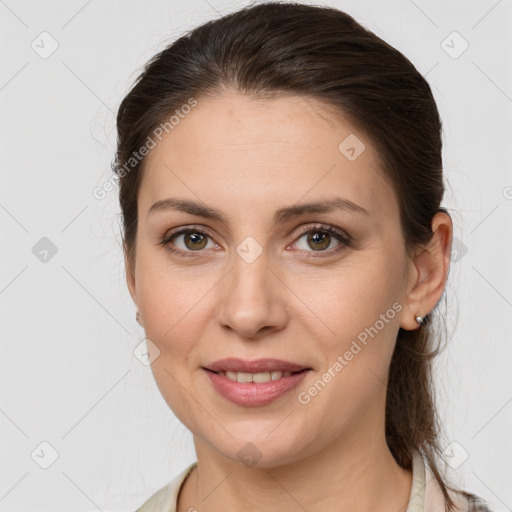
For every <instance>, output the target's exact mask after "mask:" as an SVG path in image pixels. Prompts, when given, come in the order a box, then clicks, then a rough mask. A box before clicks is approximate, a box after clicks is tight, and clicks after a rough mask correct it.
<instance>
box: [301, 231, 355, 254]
mask: <svg viewBox="0 0 512 512" xmlns="http://www.w3.org/2000/svg"><path fill="white" fill-rule="evenodd" d="M299 234H300V235H301V236H300V238H299V240H298V242H295V243H294V245H297V247H298V249H300V250H303V251H307V252H320V253H325V252H327V253H331V252H338V251H340V250H341V249H343V247H345V246H350V245H351V244H352V239H351V237H350V236H349V235H348V234H346V233H344V232H343V231H341V230H339V229H337V228H334V227H333V226H327V225H323V224H315V225H314V226H305V227H303V228H302V229H301V230H300V232H299ZM333 238H334V240H335V241H336V242H337V244H336V245H335V248H334V249H333V250H326V249H327V248H328V247H329V246H330V245H331V244H332V242H333ZM301 240H303V242H302V243H301ZM310 249H312V250H310ZM314 257H316V255H315V256H314Z"/></svg>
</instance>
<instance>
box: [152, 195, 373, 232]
mask: <svg viewBox="0 0 512 512" xmlns="http://www.w3.org/2000/svg"><path fill="white" fill-rule="evenodd" d="M170 210H178V211H181V212H185V213H189V214H191V215H196V216H197V217H205V218H207V219H214V220H218V221H220V222H223V223H224V224H229V223H228V221H227V218H226V216H225V215H224V214H223V213H222V212H221V211H220V210H216V209H215V208H211V207H209V206H206V205H203V204H201V203H197V202H195V201H191V200H190V199H178V198H173V197H169V198H167V199H161V200H160V201H157V202H156V203H154V204H153V205H152V206H151V207H150V208H149V210H148V217H149V215H150V214H152V213H155V212H162V211H170ZM336 210H342V211H348V212H354V213H360V214H363V215H367V216H369V215H370V214H369V212H368V211H367V210H366V209H365V208H363V207H362V206H360V205H358V204H356V203H354V202H352V201H350V200H348V199H345V198H342V197H334V198H332V199H325V200H321V201H315V202H312V203H303V204H297V205H292V206H285V207H283V208H279V209H278V210H276V212H275V213H274V225H275V224H279V223H283V222H286V221H288V220H290V219H292V218H294V217H298V216H300V215H304V214H306V213H329V212H332V211H336Z"/></svg>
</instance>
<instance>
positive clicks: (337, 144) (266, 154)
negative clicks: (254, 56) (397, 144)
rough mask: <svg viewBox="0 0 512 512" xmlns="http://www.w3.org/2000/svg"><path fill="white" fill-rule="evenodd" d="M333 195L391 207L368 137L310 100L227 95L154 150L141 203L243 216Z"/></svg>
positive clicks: (202, 107)
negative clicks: (181, 201) (175, 202)
mask: <svg viewBox="0 0 512 512" xmlns="http://www.w3.org/2000/svg"><path fill="white" fill-rule="evenodd" d="M329 193H330V194H331V195H333V196H334V195H342V196H343V197H347V198H348V199H350V200H351V201H353V202H355V203H357V204H360V205H361V206H363V207H365V208H366V209H368V210H370V211H373V213H374V214H377V215H379V209H380V208H381V207H383V206H385V204H386V203H387V204H388V205H389V201H390V200H393V191H392V189H391V187H390V186H389V184H388V183H387V181H385V180H384V179H383V176H382V173H381V171H380V168H379V161H378V154H377V153H376V150H375V149H374V147H373V146H372V144H371V143H370V141H369V140H368V139H367V137H366V136H365V134H364V133H362V132H360V131H358V130H356V129H355V127H354V126H352V125H351V124H350V123H349V122H348V121H347V120H346V119H343V118H342V117H340V116H335V115H334V114H333V113H332V112H331V111H329V110H328V109H326V108H325V107H324V106H323V105H322V104H321V103H320V102H318V101H316V100H314V99H312V98H304V97H299V96H289V97H281V98H274V99H255V98H253V97H250V96H246V95H242V94H238V93H235V92H226V93H225V94H223V95H221V96H218V97H216V98H214V99H204V100H200V99H199V100H198V104H197V106H195V107H194V108H192V109H191V112H190V113H189V114H187V115H185V116H184V117H183V118H180V120H179V122H178V123H177V124H175V125H174V127H173V128H172V130H169V132H168V133H166V134H164V136H163V138H162V140H161V141H160V142H158V144H157V146H156V147H155V148H154V149H152V150H151V151H150V153H149V154H148V156H147V157H146V161H145V169H144V178H143V181H142V184H141V189H140V193H139V203H140V205H141V206H142V207H143V208H144V210H143V212H142V213H143V214H144V212H145V211H147V209H148V208H149V207H150V206H151V204H153V203H154V202H155V201H158V200H161V199H165V198H166V197H168V196H182V197H183V196H185V197H189V198H191V199H196V200H197V199H200V200H201V201H204V202H207V203H208V204H212V205H213V204H214V205H216V206H218V207H227V206H228V205H232V206H233V207H237V206H238V208H239V210H240V211H241V210H243V209H244V208H245V209H247V208H250V207H253V206H254V207H258V206H260V207H261V206H262V203H263V202H264V203H265V204H267V203H268V204H274V205H275V206H276V207H279V206H280V205H282V204H283V203H286V204H288V203H297V202H298V201H299V200H301V198H304V201H307V200H313V199H315V197H322V198H325V197H326V195H328V194H329ZM254 213H255V212H254V211H253V214H254Z"/></svg>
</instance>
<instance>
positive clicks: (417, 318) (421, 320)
mask: <svg viewBox="0 0 512 512" xmlns="http://www.w3.org/2000/svg"><path fill="white" fill-rule="evenodd" d="M423 321H424V320H423V317H421V316H419V315H418V316H417V317H416V322H418V324H419V325H421V324H422V323H423Z"/></svg>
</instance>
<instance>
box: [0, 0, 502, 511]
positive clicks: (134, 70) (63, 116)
mask: <svg viewBox="0 0 512 512" xmlns="http://www.w3.org/2000/svg"><path fill="white" fill-rule="evenodd" d="M246 4H247V2H244V1H232V0H229V1H228V0H208V1H207V0H189V1H187V2H178V1H176V0H153V1H152V2H143V1H134V0H131V1H127V0H123V1H121V0H110V1H108V2H107V1H100V0H89V1H86V0H72V1H70V0H68V1H63V0H62V1H56V0H52V1H50V0H46V1H45V2H41V1H36V0H32V1H28V0H0V51H1V66H0V108H1V117H0V130H1V135H0V163H1V185H0V226H1V235H2V238H1V241H2V243H1V244H0V257H1V264H0V307H1V349H0V434H1V442H0V511H37V512H39V511H52V512H56V511H61V510H62V511H80V512H85V511H94V510H102V511H133V510H135V509H136V507H137V506H138V505H140V504H141V503H142V502H143V501H144V500H145V499H147V498H148V497H149V496H150V495H151V494H153V493H154V492H155V491H156V490H157V489H159V488H160V487H162V486H163V485H165V484H166V483H168V482H169V481H170V480H171V478H173V477H174V476H175V475H176V474H177V473H178V472H180V471H181V470H182V469H184V468H185V466H186V465H188V464H190V463H191V462H192V461H194V460H195V453H194V449H193V443H192V436H191V434H190V433H189V432H188V430H187V429H185V427H183V426H182V425H181V423H180V422H179V421H178V420H177V419H176V418H175V417H174V415H173V413H172V412H171V411H170V410H169V408H168V407H167V405H166V403H165V402H164V400H163V398H162V397H161V395H160V393H159V391H158V389H157V387H156V384H155V383H154V380H153V377H152V374H151V371H150V368H149V367H146V366H144V365H143V364H141V363H140V362H139V360H138V359H137V358H136V357H135V356H134V354H133V350H134V348H135V347H136V346H137V345H138V344H139V343H140V342H141V340H142V339H143V338H144V333H143V330H142V328H141V327H139V325H138V324H137V323H136V322H135V307H134V305H133V303H132V301H131V298H130V295H129V293H128V290H127V288H126V284H125V277H124V266H123V259H122V252H121V246H120V241H121V238H120V210H119V206H118V202H117V201H118V199H117V190H114V191H112V192H110V193H108V194H106V197H105V198H104V199H102V200H98V199H96V198H95V197H94V196H93V190H94V188H95V187H97V186H101V185H102V184H103V183H105V182H106V181H108V180H109V179H110V178H111V168H110V164H111V162H112V158H113V154H114V149H115V142H116V133H115V113H116V111H117V107H118V105H119V103H120V101H121V99H122V98H123V96H124V95H125V94H126V93H127V92H128V90H129V88H130V86H131V85H132V84H133V81H134V80H135V78H136V76H137V75H138V73H139V72H140V70H141V67H142V65H143V64H144V63H145V62H146V61H147V60H148V59H149V58H150V57H151V56H152V55H154V54H155V53H156V52H157V51H158V50H160V49H161V48H163V47H164V46H165V45H167V44H168V43H170V42H171V41H172V40H174V39H176V38H177V37H178V36H180V35H181V34H183V33H184V32H185V31H186V30H188V29H190V28H192V27H194V26H197V25H199V24H201V23H203V22H205V21H207V20H209V19H212V18H216V17H218V16H220V15H222V14H226V13H228V12H232V11H234V10H236V9H238V8H240V7H242V6H244V5H246ZM318 4H319V5H330V6H334V7H338V8H340V9H342V10H345V11H347V12H348V13H349V14H351V15H352V16H354V17H355V18H356V20H358V21H359V22H360V23H362V24H363V25H365V26H366V27H368V28H370V29H371V30H373V31H374V32H375V33H376V34H377V35H379V36H380V37H382V38H384V39H385V40H386V41H388V42H389V43H390V44H392V45H393V46H395V47H396V48H397V49H399V50H400V51H402V52H403V53H404V54H405V55H406V56H407V57H408V58H409V59H410V60H411V61H412V62H413V63H414V65H415V66H416V68H417V69H418V70H419V71H420V72H421V73H422V74H423V75H424V76H425V77H426V78H427V80H428V81H429V83H430V85H431V87H432V90H433V93H434V96H435V99H436V101H437V104H438V107H439V110H440V113H441V117H442V120H443V130H444V133H443V141H444V150H443V151H444V153H443V158H444V168H445V173H446V184H447V191H446V195H445V199H444V201H443V205H444V206H446V207H448V208H449V211H450V213H451V214H452V217H453V220H454V225H455V241H454V254H453V262H452V266H451V271H450V278H449V283H448V285H447V289H446V294H447V295H446V297H447V305H448V315H447V320H448V323H449V326H450V343H449V345H448V347H447V349H446V351H445V352H443V354H442V355H441V356H440V357H439V360H438V362H437V365H436V369H437V372H436V382H437V385H438V393H439V401H440V407H441V416H442V418H443V421H444V425H445V432H446V438H445V441H444V443H445V445H446V446H449V445H451V446H452V448H453V447H455V448H456V450H455V451H456V453H455V455H453V454H452V457H453V456H454V457H455V458H457V457H458V458H459V459H460V458H461V453H466V454H467V455H466V456H465V457H466V458H465V460H464V461H463V462H461V463H460V465H459V466H458V468H457V469H456V470H453V475H452V474H451V475H450V476H451V477H452V478H456V480H455V481H458V482H459V483H460V484H461V485H462V486H464V488H466V489H468V490H471V491H473V492H475V493H477V494H479V495H480V496H482V497H484V498H485V499H487V500H488V501H489V503H490V504H491V507H492V510H494V511H505V510H511V507H512V486H511V485H510V482H511V481H512V474H511V473H512V472H511V470H510V461H511V460H512V441H511V432H512V385H511V384H512V378H511V366H510V361H511V359H512V338H511V327H510V319H511V318H512V314H511V313H512V270H511V262H512V242H511V236H510V235H511V220H512V168H511V154H510V141H511V140H512V128H511V122H510V121H511V118H512V66H511V62H512V59H511V58H510V55H511V49H512V44H511V43H512V22H511V20H512V1H511V0H500V1H496V0H482V1H476V0H474V1H471V2H468V1H453V2H446V1H444V0H435V1H432V0H429V1H427V0H414V1H413V0H396V1H393V2H391V1H382V0H371V1H369V0H367V1H364V2H361V1H355V0H354V1H348V0H339V1H334V0H333V1H327V2H323V3H320V2H318ZM454 32H456V33H454ZM453 443H455V444H453ZM457 450H459V451H457ZM461 450H464V452H462V451H461Z"/></svg>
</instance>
